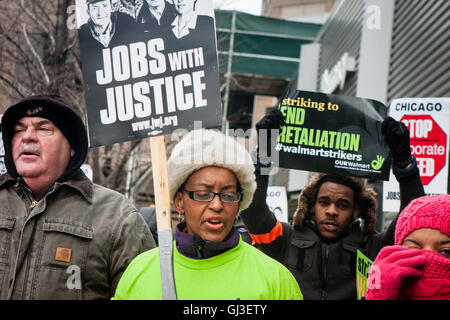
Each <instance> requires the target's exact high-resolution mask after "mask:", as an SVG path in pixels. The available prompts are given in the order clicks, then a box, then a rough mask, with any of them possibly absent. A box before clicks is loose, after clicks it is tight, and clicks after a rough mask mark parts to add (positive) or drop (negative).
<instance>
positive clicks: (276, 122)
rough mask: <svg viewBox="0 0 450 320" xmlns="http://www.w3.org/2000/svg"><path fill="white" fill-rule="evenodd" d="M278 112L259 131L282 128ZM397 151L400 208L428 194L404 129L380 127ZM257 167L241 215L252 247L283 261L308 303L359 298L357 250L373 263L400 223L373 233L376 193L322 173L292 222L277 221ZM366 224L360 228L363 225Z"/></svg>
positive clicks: (390, 124) (391, 123) (390, 123)
mask: <svg viewBox="0 0 450 320" xmlns="http://www.w3.org/2000/svg"><path fill="white" fill-rule="evenodd" d="M282 124H283V118H282V115H281V112H280V111H279V110H278V109H277V110H274V111H272V112H271V113H269V114H268V115H266V116H265V117H264V118H263V119H262V120H261V121H260V122H258V124H257V125H256V128H257V129H258V130H260V129H279V127H280V125H282ZM382 131H383V133H384V134H385V138H386V141H387V143H388V145H389V147H390V149H391V150H392V153H393V160H394V161H393V171H394V175H395V176H396V178H397V180H398V181H399V182H400V197H401V208H404V207H405V206H406V205H407V204H408V203H409V201H411V200H412V199H414V198H417V197H420V196H422V195H424V190H423V185H422V182H421V180H420V176H419V171H418V168H417V163H416V160H415V158H414V157H413V156H412V155H411V151H410V146H409V131H408V129H407V128H406V126H405V125H404V124H402V123H400V122H397V121H395V120H394V119H392V118H389V117H388V118H386V119H385V120H384V122H383V125H382ZM261 166H262V165H261V163H260V162H258V163H257V165H256V177H257V184H258V188H257V190H256V192H255V196H254V200H253V202H252V204H251V205H250V207H249V208H248V209H247V210H245V211H243V212H242V214H241V216H242V219H243V220H244V223H245V225H246V227H247V229H248V231H249V233H250V234H251V237H252V239H253V243H254V244H255V245H256V246H257V247H259V248H260V249H261V250H262V251H263V252H265V253H266V254H268V255H269V256H271V257H273V258H274V259H276V260H278V261H280V262H281V263H283V264H284V265H285V266H286V267H287V268H288V269H289V270H290V271H291V272H292V273H293V274H294V276H295V278H296V279H297V282H298V283H299V285H300V287H301V288H302V293H303V296H304V298H305V300H308V299H309V300H311V299H313V300H320V299H323V300H340V299H356V276H355V266H356V252H357V250H360V251H361V252H363V253H364V254H365V255H367V256H368V257H369V258H371V259H374V258H375V257H376V255H377V253H378V252H379V251H380V250H381V248H382V247H384V246H387V245H392V244H394V229H395V222H396V219H394V221H393V222H392V223H391V225H390V226H389V227H388V229H387V231H386V232H381V233H378V232H376V231H375V220H376V209H377V206H378V203H377V200H376V193H375V191H374V190H373V189H372V188H370V187H368V185H367V181H366V180H365V179H361V178H355V177H348V176H338V175H332V174H325V173H320V174H316V175H315V176H313V177H312V178H311V180H310V181H309V182H308V184H307V185H306V186H305V188H304V189H303V190H302V192H301V194H300V196H299V199H298V207H297V210H296V212H295V213H294V217H293V224H292V225H291V224H287V223H281V222H279V221H277V219H276V218H275V216H274V215H273V213H272V212H270V210H269V209H268V208H267V205H266V203H265V198H266V193H267V186H268V176H267V175H261ZM361 221H362V225H361Z"/></svg>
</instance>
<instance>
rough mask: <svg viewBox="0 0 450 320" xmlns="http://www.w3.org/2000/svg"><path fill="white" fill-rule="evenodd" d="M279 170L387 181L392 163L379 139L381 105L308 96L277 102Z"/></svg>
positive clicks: (291, 95)
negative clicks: (280, 116) (281, 123)
mask: <svg viewBox="0 0 450 320" xmlns="http://www.w3.org/2000/svg"><path fill="white" fill-rule="evenodd" d="M280 111H281V113H282V114H283V116H284V120H285V125H284V126H282V127H281V128H280V134H279V136H278V143H277V145H276V147H275V150H277V151H279V159H280V167H282V168H289V169H300V170H306V171H316V172H328V173H335V174H342V175H350V176H356V177H362V178H370V179H376V180H388V179H389V168H390V163H391V157H390V154H389V147H388V146H387V145H386V143H385V141H384V136H383V135H382V133H381V124H382V122H383V120H384V118H385V117H386V113H387V109H386V107H385V105H384V104H382V103H381V102H378V101H375V100H370V99H362V98H354V97H347V96H340V95H333V94H323V93H318V92H308V91H291V92H288V93H287V94H286V95H285V97H284V98H283V99H282V100H281V103H280Z"/></svg>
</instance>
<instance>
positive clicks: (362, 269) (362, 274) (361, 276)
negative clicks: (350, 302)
mask: <svg viewBox="0 0 450 320" xmlns="http://www.w3.org/2000/svg"><path fill="white" fill-rule="evenodd" d="M372 263H373V261H372V260H370V259H369V258H367V257H366V256H365V255H364V254H363V253H362V252H361V251H359V250H357V253H356V298H357V299H358V300H361V298H362V297H364V296H365V295H366V292H367V279H368V278H369V272H370V267H371V266H372Z"/></svg>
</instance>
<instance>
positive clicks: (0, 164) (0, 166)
mask: <svg viewBox="0 0 450 320" xmlns="http://www.w3.org/2000/svg"><path fill="white" fill-rule="evenodd" d="M2 117H3V114H0V123H2ZM4 157H5V149H4V148H3V140H2V130H1V129H0V174H3V173H5V172H6V167H5V160H4Z"/></svg>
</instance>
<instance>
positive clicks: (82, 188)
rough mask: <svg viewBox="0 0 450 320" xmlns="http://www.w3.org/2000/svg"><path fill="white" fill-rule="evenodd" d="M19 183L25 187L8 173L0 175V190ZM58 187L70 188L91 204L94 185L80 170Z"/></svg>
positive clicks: (21, 181) (18, 179) (19, 179)
mask: <svg viewBox="0 0 450 320" xmlns="http://www.w3.org/2000/svg"><path fill="white" fill-rule="evenodd" d="M15 183H19V184H21V185H22V186H23V187H26V188H28V187H27V186H26V184H25V182H24V181H23V180H22V178H17V179H16V178H14V177H13V176H11V175H10V174H9V173H8V172H7V173H5V174H2V175H0V188H1V187H3V186H6V185H8V184H15ZM59 184H60V185H66V186H68V187H69V188H72V189H74V190H76V191H78V192H79V193H80V194H81V195H82V196H83V197H84V198H85V199H86V201H88V202H89V203H91V204H92V194H93V186H94V184H93V183H92V182H91V180H89V178H88V177H86V175H85V174H84V173H83V171H81V169H78V170H76V171H75V172H73V173H72V174H71V175H70V176H69V177H68V178H67V179H66V180H65V181H64V182H59Z"/></svg>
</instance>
